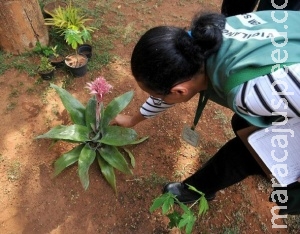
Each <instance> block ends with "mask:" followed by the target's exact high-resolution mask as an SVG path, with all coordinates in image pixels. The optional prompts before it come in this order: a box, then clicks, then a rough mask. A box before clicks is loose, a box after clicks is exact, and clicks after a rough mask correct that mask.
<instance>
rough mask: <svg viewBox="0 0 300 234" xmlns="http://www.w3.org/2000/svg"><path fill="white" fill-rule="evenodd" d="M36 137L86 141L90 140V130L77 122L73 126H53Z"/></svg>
mask: <svg viewBox="0 0 300 234" xmlns="http://www.w3.org/2000/svg"><path fill="white" fill-rule="evenodd" d="M36 138H38V139H40V138H50V139H55V140H66V141H72V142H85V141H88V140H89V130H88V128H87V127H85V126H81V125H76V124H74V125H71V126H64V125H59V126H56V127H54V128H52V129H51V130H50V131H48V132H46V133H45V134H43V135H40V136H37V137H36Z"/></svg>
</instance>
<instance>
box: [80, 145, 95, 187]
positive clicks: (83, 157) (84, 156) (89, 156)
mask: <svg viewBox="0 0 300 234" xmlns="http://www.w3.org/2000/svg"><path fill="white" fill-rule="evenodd" d="M95 157H96V151H95V150H92V149H91V148H90V147H89V146H88V145H87V144H85V145H84V147H83V149H82V150H81V152H80V155H79V159H78V174H79V178H80V182H81V184H82V186H83V188H84V189H85V190H87V188H88V187H89V184H90V180H89V168H90V166H91V164H92V163H93V162H94V160H95Z"/></svg>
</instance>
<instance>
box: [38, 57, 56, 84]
mask: <svg viewBox="0 0 300 234" xmlns="http://www.w3.org/2000/svg"><path fill="white" fill-rule="evenodd" d="M54 70H55V67H54V66H53V65H52V64H51V63H50V61H49V59H48V58H47V57H45V56H42V57H41V61H40V64H39V67H38V69H37V71H38V73H39V75H40V76H41V78H42V79H43V80H51V79H52V78H53V77H54Z"/></svg>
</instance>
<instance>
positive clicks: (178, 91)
mask: <svg viewBox="0 0 300 234" xmlns="http://www.w3.org/2000/svg"><path fill="white" fill-rule="evenodd" d="M171 93H172V94H175V95H187V94H188V93H189V90H188V87H186V85H185V84H184V83H182V84H178V85H175V86H174V87H173V88H172V89H171Z"/></svg>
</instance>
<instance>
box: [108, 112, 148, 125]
mask: <svg viewBox="0 0 300 234" xmlns="http://www.w3.org/2000/svg"><path fill="white" fill-rule="evenodd" d="M145 119H146V118H145V117H144V116H142V115H141V114H140V113H137V114H135V115H133V116H130V115H123V114H119V115H117V117H116V118H115V119H114V120H112V121H111V122H110V124H111V125H118V126H121V127H126V128H131V127H133V126H135V125H136V124H138V123H139V122H141V121H143V120H145Z"/></svg>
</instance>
